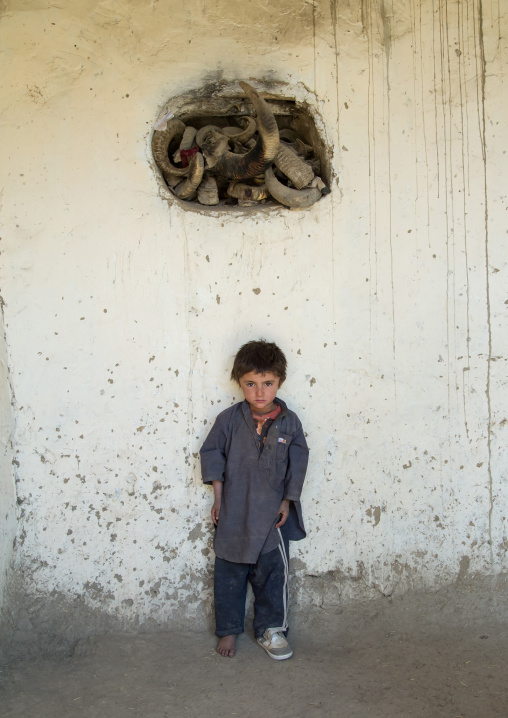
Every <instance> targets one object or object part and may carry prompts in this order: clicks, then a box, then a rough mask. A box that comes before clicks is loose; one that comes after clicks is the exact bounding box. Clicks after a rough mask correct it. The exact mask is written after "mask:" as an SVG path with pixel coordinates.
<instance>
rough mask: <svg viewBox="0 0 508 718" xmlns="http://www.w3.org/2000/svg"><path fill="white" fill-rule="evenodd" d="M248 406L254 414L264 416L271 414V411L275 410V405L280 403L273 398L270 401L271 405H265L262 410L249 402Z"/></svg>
mask: <svg viewBox="0 0 508 718" xmlns="http://www.w3.org/2000/svg"><path fill="white" fill-rule="evenodd" d="M249 406H250V409H251V411H252V413H253V414H256V415H257V416H264V415H265V414H271V413H272V411H275V409H277V407H278V406H280V404H279V403H278V402H277V401H275V400H274V401H273V402H272V404H271V406H269V407H266V408H265V409H263V411H260V410H259V409H256V408H255V407H253V406H251V405H250V404H249Z"/></svg>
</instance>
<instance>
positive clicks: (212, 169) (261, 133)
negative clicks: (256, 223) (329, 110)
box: [151, 81, 332, 213]
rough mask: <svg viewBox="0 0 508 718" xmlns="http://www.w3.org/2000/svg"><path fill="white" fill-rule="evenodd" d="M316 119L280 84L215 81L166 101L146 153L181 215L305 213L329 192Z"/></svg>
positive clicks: (324, 152)
mask: <svg viewBox="0 0 508 718" xmlns="http://www.w3.org/2000/svg"><path fill="white" fill-rule="evenodd" d="M317 117H318V116H317V113H316V112H315V111H314V110H313V108H312V107H311V105H310V104H309V103H308V102H306V101H301V100H297V99H296V98H295V93H292V92H291V88H290V86H289V85H286V84H284V83H270V84H267V83H263V84H262V83H258V82H253V81H249V82H248V83H247V82H242V81H238V82H228V83H226V82H221V83H215V84H212V85H207V86H204V87H202V88H199V89H197V90H193V91H190V92H187V93H185V94H182V95H179V96H176V97H173V98H171V99H170V100H168V102H167V103H166V105H165V107H164V109H163V112H162V116H161V117H160V119H159V120H158V121H157V122H156V123H155V126H154V131H153V135H152V142H151V146H152V154H153V158H154V160H155V164H156V167H157V171H158V175H159V181H160V183H161V184H162V185H163V187H164V189H166V190H169V193H170V195H167V192H166V195H167V196H169V197H170V199H174V201H176V202H178V203H179V204H180V206H181V207H183V208H184V209H187V210H193V211H200V212H203V211H205V212H211V213H213V212H217V211H219V212H221V213H223V212H225V211H238V210H242V211H245V210H247V209H248V208H257V209H271V208H274V207H278V208H285V209H306V208H307V207H310V206H312V205H314V204H315V203H316V202H319V201H321V200H322V198H323V197H324V196H326V195H327V194H329V193H330V189H329V187H330V183H331V179H332V177H331V165H330V159H329V158H330V151H329V148H328V147H327V145H326V143H325V141H324V140H323V138H322V136H321V134H320V133H319V132H318V128H317V126H316V121H315V119H316V118H317Z"/></svg>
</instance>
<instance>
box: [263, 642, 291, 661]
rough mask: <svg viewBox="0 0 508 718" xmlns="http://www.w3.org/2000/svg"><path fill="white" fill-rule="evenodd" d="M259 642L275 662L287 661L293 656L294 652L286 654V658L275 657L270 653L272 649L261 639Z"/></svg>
mask: <svg viewBox="0 0 508 718" xmlns="http://www.w3.org/2000/svg"><path fill="white" fill-rule="evenodd" d="M257 642H258V644H259V645H260V646H261V648H264V649H265V651H266V652H267V653H268V655H269V656H270V658H273V660H274V661H287V659H288V658H291V656H292V655H293V651H291V652H290V653H286V655H284V656H274V655H273V653H270V649H269V648H267V647H266V646H264V645H263V644H262V643H261V639H260V638H258V639H257Z"/></svg>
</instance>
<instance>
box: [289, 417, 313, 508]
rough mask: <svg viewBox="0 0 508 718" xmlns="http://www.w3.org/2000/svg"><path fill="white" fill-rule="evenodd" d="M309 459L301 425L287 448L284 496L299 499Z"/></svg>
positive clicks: (290, 499) (294, 499)
mask: <svg viewBox="0 0 508 718" xmlns="http://www.w3.org/2000/svg"><path fill="white" fill-rule="evenodd" d="M308 461H309V449H308V446H307V442H306V441H305V434H304V433H303V429H302V425H301V424H300V425H299V428H298V431H297V432H296V434H295V436H294V437H293V439H292V441H291V444H290V445H289V450H288V468H287V471H286V477H285V479H284V498H285V499H288V500H289V501H299V500H300V494H301V493H302V486H303V482H304V479H305V473H306V471H307V464H308Z"/></svg>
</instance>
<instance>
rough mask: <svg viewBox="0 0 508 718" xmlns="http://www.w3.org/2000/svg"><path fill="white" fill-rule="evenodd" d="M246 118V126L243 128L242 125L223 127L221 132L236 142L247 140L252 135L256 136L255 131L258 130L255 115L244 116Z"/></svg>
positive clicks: (243, 118)
mask: <svg viewBox="0 0 508 718" xmlns="http://www.w3.org/2000/svg"><path fill="white" fill-rule="evenodd" d="M241 119H242V120H245V128H244V129H243V130H242V129H241V128H240V127H223V128H222V130H221V132H222V134H223V135H226V137H229V138H230V139H232V140H235V141H236V142H247V141H248V140H250V138H251V137H254V133H255V132H256V130H257V124H256V120H255V119H254V118H253V117H248V116H247V117H242V118H241Z"/></svg>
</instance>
